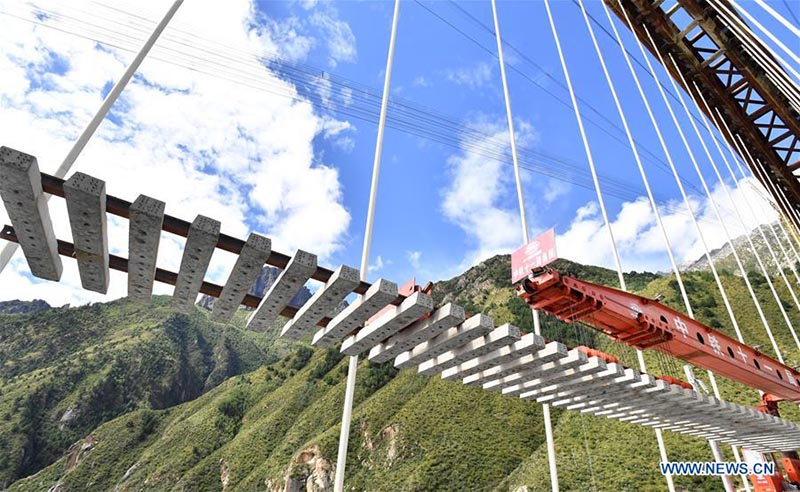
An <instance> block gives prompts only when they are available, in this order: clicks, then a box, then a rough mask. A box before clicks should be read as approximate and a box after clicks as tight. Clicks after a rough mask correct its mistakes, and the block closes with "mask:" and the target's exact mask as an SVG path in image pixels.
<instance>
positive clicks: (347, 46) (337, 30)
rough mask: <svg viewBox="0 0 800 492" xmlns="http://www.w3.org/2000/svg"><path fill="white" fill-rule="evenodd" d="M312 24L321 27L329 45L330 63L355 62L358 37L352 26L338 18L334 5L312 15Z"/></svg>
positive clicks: (334, 64)
mask: <svg viewBox="0 0 800 492" xmlns="http://www.w3.org/2000/svg"><path fill="white" fill-rule="evenodd" d="M310 22H311V25H312V26H314V27H316V28H317V29H319V31H320V33H321V38H322V39H324V40H325V43H326V45H327V47H328V52H329V59H328V63H329V65H330V66H331V67H335V66H336V65H338V64H339V63H340V62H349V63H352V62H355V61H356V60H357V59H358V55H357V50H356V37H355V35H354V34H353V31H351V30H350V26H349V25H348V24H347V23H346V22H344V21H342V20H339V19H338V18H337V15H336V11H335V10H334V9H333V7H330V6H329V7H328V8H327V9H326V10H325V11H318V12H315V13H314V14H312V15H311V18H310Z"/></svg>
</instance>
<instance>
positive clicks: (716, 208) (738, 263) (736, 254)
mask: <svg viewBox="0 0 800 492" xmlns="http://www.w3.org/2000/svg"><path fill="white" fill-rule="evenodd" d="M654 46H655V45H654ZM656 53H657V54H658V55H659V58H660V57H661V54H660V52H659V51H658V49H657V48H656ZM673 63H674V60H673ZM662 64H663V61H662ZM664 66H666V65H664ZM677 73H678V74H679V75H680V77H681V81H682V82H683V83H684V84H685V83H686V80H685V79H684V78H683V74H682V73H681V72H680V71H678V72H677ZM668 78H669V79H670V81H671V82H672V84H673V86H675V87H676V93H677V94H678V98H679V102H680V104H681V106H682V107H683V109H684V111H685V112H686V113H687V115H688V114H689V113H690V111H689V107H688V106H687V105H686V101H685V99H684V98H683V95H682V94H681V91H680V90H679V88H678V87H677V86H676V84H675V81H674V80H673V79H672V78H671V77H668ZM686 87H688V85H686ZM689 121H690V123H691V125H692V129H693V130H694V132H695V135H697V138H698V140H699V141H700V145H701V147H702V148H703V151H704V153H705V155H706V157H707V158H708V160H709V162H711V163H712V164H713V163H714V159H713V157H712V156H711V152H710V151H709V149H708V146H707V145H706V143H705V139H704V138H703V136H702V134H701V133H700V129H699V128H698V127H697V124H696V123H695V122H694V119H692V118H690V119H689ZM702 121H703V123H704V125H705V126H706V129H707V130H708V131H709V132H711V126H710V125H709V123H708V121H707V120H705V119H702ZM712 140H714V142H715V144H716V145H717V146H719V143H718V142H717V141H716V139H714V138H712ZM692 164H693V165H694V169H695V172H696V173H697V176H698V178H699V179H700V183H701V184H702V186H703V190H704V191H705V193H706V196H707V197H708V199H709V202H710V203H711V206H712V209H713V210H714V214H715V215H716V217H717V220H718V221H719V223H720V225H721V226H722V230H723V231H724V233H725V239H726V241H727V244H728V246H729V247H730V248H731V252H732V253H733V258H734V260H735V261H736V266H737V268H738V269H739V273H740V274H741V276H742V279H743V280H744V283H745V286H746V287H747V291H748V292H749V293H750V298H751V299H752V300H753V304H754V305H755V307H756V311H757V312H758V315H759V318H760V320H761V323H762V324H763V326H764V330H765V331H766V333H767V336H768V337H769V339H770V342H771V343H772V348H773V349H774V350H775V353H776V354H777V355H778V357H779V359H780V360H783V355H782V354H781V350H780V348H779V347H778V344H777V342H776V341H775V337H774V335H773V334H772V329H771V328H770V325H769V322H768V321H767V318H766V316H765V315H764V310H763V309H762V306H761V301H759V299H758V296H757V295H756V293H755V290H754V289H753V286H752V285H751V284H750V279H749V278H748V276H747V271H746V269H745V267H744V263H743V262H742V260H741V257H740V255H739V252H738V249H737V247H736V245H735V244H734V241H733V238H732V237H731V234H730V231H729V230H728V226H727V224H726V221H725V220H723V218H722V215H721V213H720V209H719V205H718V204H717V200H716V199H715V198H714V194H713V193H711V189H710V188H709V186H708V183H707V182H706V179H705V177H704V176H703V173H702V171H701V170H700V166H699V165H698V163H697V160H696V159H693V160H692ZM722 186H723V189H724V190H725V193H726V196H727V198H728V200H729V201H730V202H731V203H733V205H734V207H736V203H735V202H734V201H733V198H732V197H731V195H730V192H729V191H728V188H727V186H725V183H724V182H723V183H722ZM735 210H736V213H737V218H738V219H739V223H740V224H741V226H742V229H743V230H744V231H745V233H747V230H748V228H747V225H746V224H745V222H744V220H743V219H742V216H741V214H739V211H738V207H736V208H735ZM737 336H739V341H740V342H742V343H744V340H743V339H742V337H741V333H740V332H739V331H738V330H737Z"/></svg>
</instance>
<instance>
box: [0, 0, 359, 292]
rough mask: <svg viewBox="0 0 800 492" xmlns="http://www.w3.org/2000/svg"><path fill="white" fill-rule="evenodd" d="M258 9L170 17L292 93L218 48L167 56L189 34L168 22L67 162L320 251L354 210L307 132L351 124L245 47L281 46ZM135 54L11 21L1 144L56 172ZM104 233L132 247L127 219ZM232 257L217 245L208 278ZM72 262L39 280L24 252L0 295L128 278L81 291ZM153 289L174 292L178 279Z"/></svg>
mask: <svg viewBox="0 0 800 492" xmlns="http://www.w3.org/2000/svg"><path fill="white" fill-rule="evenodd" d="M45 5H46V6H47V8H51V9H54V10H64V9H66V10H67V11H68V12H72V9H79V8H83V9H87V8H88V7H87V4H85V3H79V2H74V3H73V2H70V3H69V4H68V5H67V6H65V5H63V4H61V3H60V2H51V3H46V4H45ZM92 5H94V4H92ZM115 6H116V5H115ZM163 7H164V5H163V3H161V2H156V1H155V0H151V1H150V2H147V3H145V4H143V5H139V4H136V6H130V5H128V6H125V5H122V6H120V8H123V9H127V10H129V11H132V12H139V11H144V12H156V13H157V15H158V16H160V15H161V14H162V13H163V11H162V9H163ZM0 8H2V9H3V10H6V8H9V9H12V8H13V9H16V10H19V8H18V6H17V5H16V4H15V3H14V2H3V1H0ZM253 13H254V12H253V5H252V4H251V3H250V1H248V0H236V1H229V2H224V3H220V2H212V1H210V0H206V1H203V0H196V1H192V2H186V3H185V5H183V6H182V7H181V10H180V11H179V12H178V14H177V15H176V18H175V22H176V24H175V26H176V29H178V28H180V29H189V30H191V31H192V32H203V33H204V35H209V36H214V38H213V39H212V41H210V42H212V43H224V44H225V46H229V47H235V48H237V49H238V52H239V53H241V56H240V61H239V62H240V66H241V70H247V73H252V74H253V75H254V76H256V77H258V79H259V80H261V81H263V82H264V83H268V84H269V85H270V87H272V88H273V89H274V91H278V92H281V93H283V94H287V95H291V96H294V97H295V99H294V100H293V99H290V98H286V97H279V96H277V95H275V94H274V91H273V92H268V91H264V90H260V88H259V87H258V86H249V85H247V84H235V83H233V82H231V81H228V80H224V79H221V78H219V77H215V76H212V75H208V74H206V73H203V72H205V71H207V70H208V69H209V67H210V65H209V64H210V63H212V61H211V60H212V57H209V58H208V60H206V61H205V62H204V63H206V65H198V66H197V67H198V68H200V69H202V70H200V71H196V70H186V69H185V68H180V67H178V66H175V65H173V64H168V63H165V62H164V61H161V60H171V61H174V62H179V61H180V60H179V58H178V57H176V56H175V55H174V53H172V52H170V51H169V50H168V49H167V48H169V47H170V46H172V45H174V41H175V40H176V39H180V38H181V36H183V34H180V33H178V34H176V32H175V31H173V32H170V30H169V29H168V31H167V32H166V33H165V35H164V38H163V39H162V40H159V43H158V44H157V45H156V47H155V48H154V50H153V53H152V57H151V58H148V59H147V60H145V62H144V63H143V64H142V67H141V69H140V71H139V74H138V75H137V78H136V79H135V80H134V82H132V83H131V84H130V85H129V87H128V88H127V89H126V91H125V92H124V94H123V97H122V98H121V99H120V100H119V101H118V102H117V104H116V105H115V108H114V111H113V113H112V118H111V119H110V120H106V121H105V122H104V123H103V124H102V125H101V127H100V129H99V130H98V132H97V135H95V137H94V138H93V139H92V140H91V141H90V143H89V145H88V146H87V147H86V149H85V150H84V152H83V154H82V155H81V157H80V158H79V159H78V161H77V163H76V165H75V167H74V169H73V170H79V171H82V172H86V173H88V174H91V175H93V176H96V177H98V178H101V179H104V180H106V182H107V191H108V193H109V194H113V195H117V196H119V197H121V198H124V199H127V200H130V201H133V200H134V199H135V198H136V195H137V194H138V193H143V194H147V195H149V196H153V197H155V198H158V199H161V200H164V201H165V202H167V213H169V214H171V215H176V216H178V217H181V218H184V219H187V220H190V221H191V220H192V219H193V218H194V217H195V215H197V214H198V213H202V214H204V215H208V216H210V217H212V218H215V219H217V220H220V221H221V222H222V230H223V232H225V233H227V234H232V235H236V236H239V237H242V238H244V237H245V236H246V234H247V232H248V231H249V230H251V229H255V230H257V231H258V232H261V233H263V234H266V235H268V236H270V237H271V238H272V239H273V246H274V247H275V248H276V249H279V250H281V251H285V252H289V253H291V252H292V251H293V250H295V249H297V248H303V249H307V250H309V251H312V252H315V253H318V254H319V255H320V256H321V260H323V261H324V259H325V258H326V257H329V256H330V255H331V254H333V253H334V252H335V251H336V250H337V249H338V248H339V247H340V246H341V244H342V241H343V240H344V238H345V234H346V233H347V229H348V227H349V223H350V214H349V212H348V211H347V209H346V208H345V207H344V205H343V198H342V188H341V184H340V180H339V174H338V170H337V169H336V168H335V167H333V166H331V165H330V164H328V163H325V162H322V161H320V157H319V156H318V155H317V154H316V152H315V149H314V147H313V145H312V142H313V140H314V138H315V137H316V136H317V135H319V134H322V135H323V137H325V138H328V137H335V136H337V135H339V136H340V137H341V136H344V132H347V131H349V130H350V129H351V127H350V125H349V123H347V122H340V121H336V120H332V119H330V118H321V117H320V116H318V115H317V114H316V113H315V112H314V110H313V108H312V106H311V104H310V103H308V102H306V101H302V100H299V98H298V97H297V92H296V90H295V88H294V87H293V86H291V85H290V84H288V83H286V82H284V81H282V80H280V79H279V78H277V77H276V76H275V75H274V74H273V73H272V72H270V71H269V70H268V69H266V68H265V67H264V66H263V65H262V64H261V63H259V62H258V60H257V59H256V57H255V56H254V55H249V54H248V53H254V52H255V53H259V52H262V51H264V50H272V51H274V48H275V47H277V46H279V45H280V43H277V42H275V41H273V40H272V39H270V38H269V37H268V35H267V34H265V32H266V31H259V30H254V29H251V28H250V26H251V24H250V23H251V22H252V21H253ZM153 18H155V17H153ZM53 22H54V21H53ZM187 26H195V27H193V28H188V27H187ZM115 27H118V28H119V30H120V31H125V32H128V31H126V30H130V34H131V35H134V34H135V35H136V36H139V37H140V38H142V39H143V37H144V36H145V35H146V33H145V31H147V30H149V27H147V28H144V31H142V32H136V31H133V30H132V29H133V28H132V27H130V26H129V25H127V24H124V23H121V24H119V25H118V26H115ZM172 27H173V26H170V28H172ZM83 34H86V35H91V33H87V32H84V33H83ZM140 41H141V39H140V40H139V41H137V40H136V38H134V39H131V40H129V41H128V42H127V45H126V43H122V44H123V45H126V46H127V47H129V48H131V49H138V46H139V44H140ZM170 43H172V45H171V44H170ZM184 49H185V50H186V52H187V53H188V52H191V49H190V48H186V47H184ZM131 57H132V55H131V53H130V51H117V50H109V49H106V48H102V49H100V48H98V47H97V46H95V43H94V42H92V41H88V40H87V39H84V38H81V37H77V36H70V35H67V34H64V33H61V32H58V31H56V30H53V29H47V28H44V27H41V26H35V25H33V24H31V23H27V22H23V21H19V20H13V19H6V20H4V21H3V29H2V30H0V69H2V70H3V83H2V84H0V101H2V102H3V103H2V104H3V111H2V113H0V135H2V137H3V140H2V142H0V144H2V145H6V146H9V147H12V148H16V149H19V150H22V151H25V152H28V153H30V154H33V155H35V156H37V158H38V160H39V165H40V168H41V169H42V171H44V172H53V171H54V170H55V169H56V167H58V165H59V164H60V162H61V159H62V158H63V156H64V155H66V153H67V151H68V149H69V148H70V146H71V143H72V140H73V139H74V138H75V137H76V135H77V134H78V133H79V132H80V130H81V129H82V127H83V125H85V124H86V123H87V122H88V120H89V119H90V117H91V115H92V114H93V112H94V111H95V110H96V108H97V107H99V105H100V102H101V101H102V90H103V88H104V86H105V85H106V84H107V83H108V82H109V81H112V80H115V79H116V78H117V77H119V75H120V74H121V73H122V71H123V70H124V69H125V66H126V64H127V63H128V61H129V60H130V59H131ZM54 60H55V61H58V62H60V63H63V67H62V69H61V70H60V71H58V70H55V71H54V70H53V64H54ZM192 63H200V62H198V61H197V60H194V61H193V62H192ZM39 80H42V82H38V81H39ZM51 208H52V210H53V211H52V214H53V216H54V223H55V226H56V232H57V235H58V237H60V238H63V239H65V240H71V234H70V230H69V225H68V221H67V218H66V212H65V208H64V204H63V200H60V199H54V200H52V201H51ZM0 220H2V221H3V223H6V222H7V217H6V215H5V210H2V212H0ZM183 241H184V240H183V239H182V238H177V237H175V236H173V235H171V234H166V233H165V234H163V239H162V247H161V251H160V255H159V266H160V267H164V268H169V269H171V270H176V269H177V267H178V265H179V263H180V254H181V246H182V243H183ZM109 244H110V247H111V249H112V251H117V252H119V253H120V254H125V253H126V251H127V222H126V221H123V220H113V221H111V223H110V228H109ZM234 260H235V257H234V256H233V255H231V254H227V253H224V252H220V251H217V252H216V253H215V255H214V258H213V260H212V265H211V268H210V270H209V274H208V277H209V279H211V280H212V281H216V282H224V279H225V278H226V276H227V272H228V271H229V270H230V267H231V266H232V264H233V261H234ZM64 262H65V265H67V268H66V269H65V273H64V276H63V279H64V281H63V282H62V283H60V284H49V283H45V284H42V283H40V282H38V281H33V280H31V279H30V278H27V277H26V276H25V275H24V274H22V272H24V271H25V270H26V268H27V266H26V265H25V262H24V259H22V257H21V255H18V257H17V259H15V260H14V263H13V265H12V271H13V272H14V273H8V272H6V273H4V274H3V275H2V277H0V285H4V286H10V285H13V286H14V288H13V289H9V288H2V289H0V299H8V298H21V299H30V298H36V297H44V298H45V300H48V301H51V299H53V300H52V301H51V302H53V303H55V304H59V303H63V302H72V303H79V302H87V301H89V300H108V299H112V298H115V297H119V296H122V295H124V294H125V285H126V282H125V280H124V277H122V278H120V276H119V275H116V274H115V275H114V276H113V277H112V283H111V289H110V291H109V294H108V295H107V296H99V295H94V294H91V293H87V292H85V291H82V290H80V288H79V287H78V280H77V278H78V276H77V272H76V271H75V268H74V261H73V260H70V259H65V260H64ZM70 265H72V266H70ZM159 288H160V289H162V292H163V291H164V290H166V292H167V293H169V292H171V287H163V288H162V287H159ZM55 291H58V292H64V294H58V295H57V294H54V293H53V292H55ZM42 293H43V294H42ZM46 296H51V298H50V299H48V298H47V297H46Z"/></svg>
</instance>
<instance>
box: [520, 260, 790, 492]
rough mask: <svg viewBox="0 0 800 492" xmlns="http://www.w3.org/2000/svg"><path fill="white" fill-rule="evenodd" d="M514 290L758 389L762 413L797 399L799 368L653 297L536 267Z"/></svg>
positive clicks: (534, 303) (554, 311) (772, 485)
mask: <svg viewBox="0 0 800 492" xmlns="http://www.w3.org/2000/svg"><path fill="white" fill-rule="evenodd" d="M517 293H518V295H519V296H520V297H521V298H522V299H524V300H525V302H527V303H528V304H529V305H530V306H531V307H533V308H534V309H537V310H541V311H544V312H546V313H548V314H550V315H552V316H555V317H556V318H558V319H560V320H562V321H564V322H567V323H575V322H580V323H583V324H586V325H588V326H590V327H592V328H594V329H596V330H599V331H601V332H603V333H605V334H606V335H608V336H610V337H612V338H614V339H616V340H619V341H620V342H622V343H625V344H626V345H630V346H633V347H636V348H638V349H642V350H644V349H651V350H658V351H659V352H662V353H664V354H667V355H669V356H671V357H676V358H678V359H681V360H684V361H686V362H689V363H691V364H693V365H695V366H697V367H700V368H703V369H708V370H710V371H713V372H714V373H715V374H719V375H721V376H725V377H727V378H729V379H732V380H734V381H738V382H740V383H742V384H744V385H747V386H749V387H751V388H755V389H757V390H760V391H761V392H763V395H762V400H761V405H759V406H758V407H757V409H758V410H760V411H763V412H767V413H770V414H772V415H775V416H778V402H779V401H792V402H800V382H798V381H799V380H800V373H799V372H798V371H796V370H794V369H792V368H791V367H788V366H787V365H785V364H783V363H781V362H779V361H777V360H775V359H773V358H772V357H769V356H768V355H765V354H763V353H761V352H760V351H758V350H757V349H754V348H752V347H748V346H747V345H745V344H743V343H740V342H739V341H737V340H734V339H733V338H731V337H729V336H727V335H725V334H723V333H720V332H719V331H717V330H714V329H713V328H709V327H708V326H706V325H704V324H702V323H700V322H699V321H697V320H694V319H692V318H690V317H689V316H687V315H685V314H683V313H680V312H678V311H675V310H674V309H671V308H669V307H667V306H665V305H663V304H661V303H660V302H658V301H656V300H653V299H647V298H645V297H642V296H638V295H636V294H631V293H628V292H624V291H621V290H618V289H614V288H611V287H606V286H603V285H597V284H593V283H591V282H586V281H583V280H578V279H576V278H573V277H570V276H569V275H564V274H561V273H559V272H557V271H555V270H549V269H538V270H535V271H534V272H533V274H531V275H530V276H528V277H527V278H525V279H523V281H522V283H521V285H519V286H518V287H517ZM797 458H798V456H797V453H786V456H784V458H783V460H782V464H783V467H784V469H785V471H786V473H787V475H788V478H789V480H790V481H791V482H793V483H795V484H800V460H798V459H797ZM752 478H753V482H754V484H755V486H756V491H757V492H767V491H781V490H783V488H782V486H781V481H782V478H783V477H782V476H781V475H780V474H776V475H775V476H773V477H752ZM756 478H758V479H759V480H756ZM770 479H771V480H770ZM758 482H763V483H758ZM767 482H769V483H767Z"/></svg>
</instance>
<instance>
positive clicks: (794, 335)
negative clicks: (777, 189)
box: [720, 120, 800, 349]
mask: <svg viewBox="0 0 800 492" xmlns="http://www.w3.org/2000/svg"><path fill="white" fill-rule="evenodd" d="M720 121H721V122H722V125H723V126H724V128H725V130H726V132H727V133H728V134H729V135H730V137H731V141H732V142H733V143H734V145H735V146H736V148H737V150H738V152H739V153H740V155H742V156H745V155H747V156H748V157H750V153H749V151H748V150H747V147H746V146H745V145H744V142H742V145H741V146H740V145H739V144H738V143H737V141H736V138H734V136H733V133H731V130H730V127H728V124H727V123H726V122H725V120H720ZM737 136H738V135H737ZM725 164H726V165H727V167H728V172H729V173H730V175H731V177H733V179H734V180H735V179H736V176H735V175H734V173H733V169H731V167H730V164H728V162H727V160H726V161H725ZM742 198H743V199H744V201H745V205H746V207H745V208H747V209H748V210H750V213H751V215H752V216H753V220H754V222H755V223H756V224H757V225H756V230H758V232H759V234H761V239H762V240H763V241H764V245H765V246H766V247H767V251H769V254H770V256H771V258H772V261H773V263H775V266H776V267H777V270H778V273H779V274H780V276H781V277H782V278H783V281H784V283H785V284H786V286H787V288H788V289H789V293H790V294H791V295H792V298H793V299H794V300H795V304H798V301H797V297H796V296H795V295H794V290H793V289H792V288H791V286H790V284H789V280H788V279H787V278H786V275H785V274H784V273H783V269H782V268H781V266H780V262H779V261H778V258H777V257H776V256H775V252H774V251H773V249H772V246H771V245H770V244H769V240H768V239H767V236H766V234H764V231H763V230H762V228H761V225H760V224H759V220H758V216H756V214H755V211H754V209H753V208H752V205H751V204H750V200H749V199H748V198H747V193H742ZM752 247H753V248H754V250H755V246H752ZM762 265H763V264H762ZM763 271H764V277H765V278H766V280H767V285H769V286H770V289H771V290H772V291H773V295H774V296H775V298H776V300H777V303H778V307H779V308H780V309H781V313H782V314H783V316H784V320H785V321H786V325H787V326H788V327H789V331H790V332H791V334H792V338H794V342H795V344H796V345H797V348H798V349H800V339H798V338H797V332H795V329H794V326H793V324H792V322H791V320H790V319H789V316H788V315H787V314H786V310H785V309H784V307H783V302H782V301H781V299H780V296H779V295H778V292H777V290H775V287H774V286H773V285H772V281H771V280H770V277H769V273H768V272H767V269H766V268H763ZM798 306H800V304H798ZM798 309H800V307H798Z"/></svg>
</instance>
